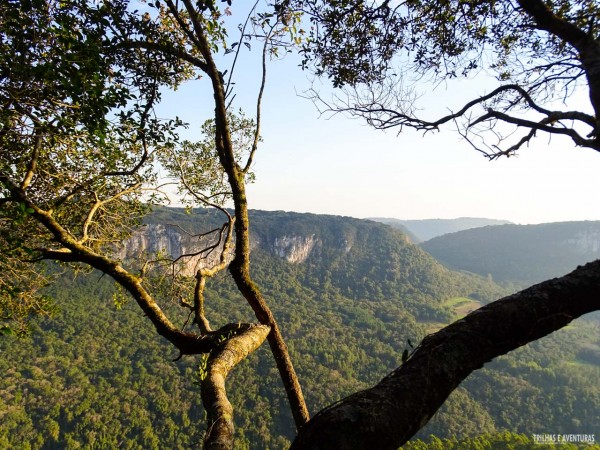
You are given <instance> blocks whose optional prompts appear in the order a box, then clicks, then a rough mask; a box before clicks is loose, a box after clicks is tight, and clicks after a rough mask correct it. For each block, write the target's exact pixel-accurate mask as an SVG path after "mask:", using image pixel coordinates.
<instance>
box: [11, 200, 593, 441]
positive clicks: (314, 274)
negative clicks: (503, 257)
mask: <svg viewBox="0 0 600 450" xmlns="http://www.w3.org/2000/svg"><path fill="white" fill-rule="evenodd" d="M214 217H215V216H213V215H211V214H210V213H208V212H206V211H198V213H197V214H194V215H192V216H190V215H186V214H185V213H184V212H183V211H182V210H166V209H159V210H158V211H157V213H156V214H155V215H153V216H150V217H149V218H148V220H147V223H149V224H152V223H157V222H159V221H160V222H161V223H163V224H179V225H180V226H181V227H183V228H185V227H187V226H191V225H192V223H196V224H197V223H198V221H197V220H195V219H198V218H204V220H205V223H209V222H210V221H211V220H212V219H214ZM194 220H195V222H194ZM253 220H254V223H255V224H256V228H255V229H256V232H255V233H254V236H255V237H254V239H253V242H255V247H254V260H255V265H254V276H255V277H256V279H257V280H259V281H260V282H261V283H262V285H263V286H264V288H265V293H266V295H268V297H269V299H270V300H271V302H272V305H273V310H274V312H275V314H276V315H277V317H278V319H279V320H280V321H281V323H282V325H283V328H284V330H285V334H286V338H287V340H288V343H289V346H290V351H291V353H292V355H293V357H294V359H295V361H297V370H298V372H299V376H300V379H301V380H302V382H303V384H304V385H305V386H306V387H307V392H306V395H307V401H308V403H309V407H310V409H311V410H313V411H316V410H318V409H320V408H322V407H324V406H325V405H327V404H329V403H331V402H333V401H335V400H337V399H340V398H341V397H343V396H345V395H348V394H350V393H352V392H355V391H357V390H359V389H361V388H365V387H367V386H368V385H370V384H372V383H373V382H375V381H377V380H378V379H380V378H381V377H383V376H384V375H385V374H386V373H388V372H389V371H390V370H393V369H394V368H395V367H397V366H398V365H400V364H401V363H402V353H403V351H404V350H405V349H406V350H408V351H410V350H411V346H416V345H418V343H419V342H420V340H421V339H422V338H423V337H424V336H425V335H426V334H427V333H430V332H432V331H434V330H436V329H437V328H439V327H441V326H442V325H443V324H445V323H447V322H450V321H451V320H454V319H455V318H457V317H460V315H462V314H464V313H466V312H467V311H468V309H465V308H473V307H476V305H478V304H479V302H486V301H488V300H491V299H493V298H495V297H498V296H500V295H501V294H502V288H500V287H498V286H497V285H494V284H493V283H491V282H489V281H488V280H486V279H484V278H479V277H476V276H473V275H468V274H462V273H456V272H451V271H449V270H447V269H445V268H444V267H443V266H441V265H440V264H439V263H437V262H436V261H435V260H434V259H433V258H431V257H430V256H429V255H428V254H426V253H425V252H423V251H422V250H420V249H419V248H418V247H416V246H414V245H412V244H411V243H410V242H409V241H408V240H407V239H406V237H405V236H404V235H402V234H401V233H400V232H398V231H397V230H393V229H391V228H389V227H387V226H385V225H382V224H377V223H374V222H369V221H361V220H357V219H351V218H341V217H333V216H317V215H304V214H288V213H282V212H278V213H265V212H253ZM284 234H285V235H288V236H290V235H296V236H301V235H310V236H313V235H314V236H316V237H318V238H319V242H321V246H320V247H319V248H318V251H317V248H316V247H315V248H314V249H313V252H312V253H311V254H310V255H309V257H308V258H307V259H306V260H305V261H303V262H296V263H291V262H288V261H287V260H286V259H285V257H282V256H279V255H277V254H276V253H275V252H274V247H273V246H272V245H271V244H272V243H273V242H275V240H276V239H277V237H278V236H279V237H280V236H281V235H284ZM351 237H352V246H351V248H350V249H349V250H348V246H344V245H339V244H340V243H341V242H346V243H348V239H350V238H351ZM367 276H368V279H369V280H372V281H373V284H370V283H367V282H365V280H366V278H367ZM49 293H50V294H52V296H54V297H55V298H56V300H57V302H58V303H59V304H60V305H61V311H60V312H59V313H58V314H57V316H56V317H55V318H52V319H43V320H38V321H36V322H35V323H34V329H33V330H32V333H31V335H30V336H28V337H24V338H21V339H17V338H16V337H13V336H4V337H3V338H2V340H0V346H1V349H2V352H1V357H0V370H1V371H2V373H3V377H2V378H1V379H0V415H1V420H0V447H1V448H23V449H25V448H32V449H41V448H48V449H50V448H55V449H74V448H132V449H133V448H138V449H152V448H156V449H158V448H174V449H175V448H182V449H183V448H189V447H190V446H191V445H194V444H195V443H198V442H199V441H200V440H201V439H202V437H203V430H202V429H201V428H200V427H198V423H201V422H202V420H200V419H201V418H202V417H203V414H204V412H203V409H202V406H201V402H200V393H199V387H198V381H199V377H201V376H202V370H203V368H202V364H200V365H198V364H197V360H195V359H192V358H183V359H182V360H180V361H177V362H171V360H173V359H174V358H175V357H176V356H177V355H176V354H175V353H174V352H173V350H172V348H171V347H169V346H168V345H167V343H166V342H165V341H163V340H161V339H160V338H159V337H158V336H156V334H155V333H154V330H152V329H151V327H150V326H149V325H148V323H147V321H146V320H145V318H144V317H143V315H142V314H141V313H140V311H139V310H138V309H137V307H136V305H134V304H130V303H123V301H122V298H121V295H122V294H120V293H119V292H118V291H116V290H115V287H114V283H113V282H112V281H111V280H110V279H109V278H108V277H106V276H102V275H101V274H99V273H96V272H92V273H88V274H79V275H78V276H76V277H75V276H74V275H73V274H72V273H70V272H65V274H64V275H63V277H62V278H61V282H60V283H57V284H55V285H54V286H53V287H51V291H50V292H49ZM164 306H165V307H167V308H169V306H168V305H164ZM173 306H174V305H173ZM207 308H208V309H209V312H208V316H209V317H210V318H211V322H213V323H215V324H216V325H217V324H219V323H225V322H227V321H228V320H230V318H231V317H236V318H240V320H250V319H251V311H250V310H249V309H248V308H247V306H246V305H245V304H244V302H243V301H241V299H240V297H239V294H238V293H237V291H236V289H235V287H234V286H233V283H232V282H231V281H230V280H229V279H228V278H226V277H221V278H220V279H219V280H218V282H217V283H216V284H214V285H213V288H211V289H210V290H209V291H208V292H207ZM307 320H310V322H311V324H312V325H311V327H310V328H307V327H306V326H305V324H306V321H307ZM184 321H185V317H181V323H182V324H183V323H184ZM599 329H600V321H598V320H597V319H594V318H593V317H591V316H590V317H588V318H583V319H580V320H578V321H576V322H574V323H573V324H572V325H571V326H569V327H567V328H566V329H564V330H561V331H560V332H557V333H555V334H554V335H552V336H550V337H547V338H545V339H542V340H540V341H537V342H534V343H532V344H529V345H527V346H525V347H523V348H521V349H520V350H518V351H516V352H513V353H511V354H510V355H508V356H505V357H502V358H499V359H498V360H496V361H494V362H492V363H490V364H488V365H486V367H485V368H484V369H482V370H480V371H478V372H476V373H474V374H473V375H472V376H471V377H469V378H468V379H467V380H466V382H465V383H464V384H463V385H462V386H461V387H460V388H459V389H457V390H456V391H455V392H454V393H453V394H452V396H451V397H450V400H449V401H448V402H447V403H446V404H445V406H444V407H443V408H442V410H440V411H439V412H438V414H436V416H435V417H434V419H433V420H432V421H431V422H430V424H429V425H428V426H427V427H426V428H425V429H423V430H422V432H421V433H420V434H419V435H418V436H417V438H421V439H424V440H427V439H428V436H429V435H430V434H433V435H435V436H437V437H438V438H439V439H466V438H468V437H473V436H480V435H482V434H486V435H487V437H485V439H487V440H488V441H490V442H498V441H500V442H504V441H502V439H509V438H510V439H517V437H514V436H512V435H510V436H509V437H506V435H502V434H498V432H501V431H504V430H508V431H510V432H513V433H524V434H525V435H526V438H522V437H520V438H518V439H517V440H519V439H520V440H519V442H521V443H527V442H529V444H531V442H530V441H531V435H532V434H533V433H547V432H550V431H551V432H553V433H589V432H590V430H594V427H595V426H597V424H598V423H600V409H599V408H598V405H600V388H599V387H598V384H597V382H596V380H598V379H599V378H600V347H599V346H600V341H599V340H598V335H599V334H598V330H599ZM107 330H110V333H107ZM132 336H135V339H132V338H131V337H132ZM409 340H410V343H409ZM259 380H260V381H259ZM280 384H281V382H280V381H279V379H278V376H277V371H276V368H275V366H274V364H273V362H272V360H271V359H270V358H269V355H268V350H267V349H266V348H264V347H263V348H261V349H259V350H258V351H257V352H256V353H255V354H253V355H252V356H251V357H250V358H249V359H248V360H247V361H246V362H244V363H243V364H241V365H239V366H238V367H236V369H235V370H234V371H233V372H232V374H231V377H230V380H229V381H228V385H229V386H230V387H229V392H230V396H231V399H232V402H233V404H234V407H235V411H236V416H235V419H236V448H240V449H243V448H254V449H266V448H271V449H276V448H277V449H279V448H285V447H286V446H288V445H289V443H290V440H291V439H292V438H293V435H294V434H293V433H294V429H293V423H292V418H291V415H290V413H289V410H288V408H287V404H286V400H285V398H284V396H283V393H282V391H281V388H280ZM436 439H437V438H436ZM477 439H479V441H477V442H483V441H482V439H484V438H482V437H479V438H477ZM527 439H529V441H527ZM436 442H438V441H432V442H429V444H428V445H430V447H429V448H450V447H448V444H447V443H444V446H443V447H436V445H438V444H436ZM452 442H458V441H452ZM460 442H465V441H460ZM419 445H425V444H422V443H419V442H418V441H415V442H414V443H411V444H410V445H409V446H407V447H406V448H407V449H420V448H423V447H422V446H421V447H419ZM498 445H499V444H498ZM523 445H524V444H523ZM455 448H470V447H466V446H463V444H460V445H459V444H455ZM473 448H480V447H473ZM482 448H503V447H499V446H496V447H482ZM515 448H528V447H523V446H522V447H515Z"/></svg>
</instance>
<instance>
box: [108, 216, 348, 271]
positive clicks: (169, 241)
mask: <svg viewBox="0 0 600 450" xmlns="http://www.w3.org/2000/svg"><path fill="white" fill-rule="evenodd" d="M170 213H171V214H174V215H175V217H171V218H170V219H171V220H169V221H164V222H162V223H161V222H159V221H157V220H155V219H156V217H154V216H153V215H151V216H150V217H149V223H146V224H145V225H144V226H143V227H142V228H140V229H139V230H138V231H136V232H135V233H134V234H133V235H132V236H131V237H130V238H129V239H128V240H127V241H126V242H125V243H124V244H123V246H122V247H121V248H120V249H119V251H118V252H117V256H118V257H119V258H120V259H121V260H123V261H132V260H138V261H147V260H151V261H154V260H161V261H163V262H168V261H167V260H169V259H170V260H177V267H178V270H180V271H181V272H182V273H183V274H186V275H192V274H194V273H195V272H196V270H198V269H199V268H202V267H208V268H209V267H212V266H214V265H215V264H217V263H218V261H219V258H220V255H221V252H222V249H223V242H222V239H220V234H219V231H218V230H219V229H220V227H221V225H222V224H220V223H219V222H217V221H216V219H215V217H213V216H211V215H208V214H199V215H198V216H192V217H190V216H186V215H183V214H180V213H178V211H177V210H173V211H172V212H170ZM256 214H257V215H258V216H257V217H255V219H256V220H255V221H254V222H253V225H254V227H253V229H252V231H251V233H250V240H251V248H252V249H253V251H254V250H259V251H263V252H267V253H269V254H271V255H274V256H277V257H279V258H281V259H284V260H286V261H287V262H289V263H292V264H302V263H304V262H306V261H307V260H309V259H311V258H312V259H313V260H316V259H319V258H321V257H322V255H323V249H324V248H326V249H327V252H328V254H329V253H332V252H333V253H335V254H339V255H344V254H347V253H348V252H349V251H350V250H351V249H352V248H353V245H354V243H355V240H356V230H355V228H354V227H352V226H347V224H346V223H345V220H346V219H348V218H341V217H340V218H332V219H330V221H329V222H328V223H329V225H328V226H327V227H325V228H323V227H321V226H319V225H316V224H314V223H313V221H314V217H313V215H303V214H294V213H286V214H285V215H281V214H280V213H264V212H263V213H256ZM315 217H316V216H315ZM186 220H187V221H188V222H189V223H187V224H186V223H185V221H186ZM352 220H355V219H352ZM180 223H183V224H184V225H190V227H189V228H190V229H196V230H200V231H198V233H197V234H194V233H192V232H189V231H187V228H186V227H185V226H184V225H180ZM210 229H213V230H214V232H212V233H206V230H210ZM232 257H233V255H232V253H231V250H230V252H229V255H228V258H232Z"/></svg>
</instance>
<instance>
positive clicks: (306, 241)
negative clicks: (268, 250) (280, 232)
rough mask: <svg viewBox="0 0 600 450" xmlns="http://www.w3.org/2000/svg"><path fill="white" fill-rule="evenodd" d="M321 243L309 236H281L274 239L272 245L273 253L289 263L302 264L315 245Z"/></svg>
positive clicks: (312, 235) (313, 236)
mask: <svg viewBox="0 0 600 450" xmlns="http://www.w3.org/2000/svg"><path fill="white" fill-rule="evenodd" d="M317 243H319V244H320V243H321V242H320V240H319V239H317V238H315V235H314V234H311V235H310V236H286V235H284V236H281V237H276V238H275V241H274V243H273V253H274V254H275V255H277V256H279V257H280V258H283V259H285V260H286V261H288V262H291V263H302V262H304V261H306V260H307V258H308V257H309V256H310V253H311V251H312V250H313V248H314V247H315V244H317Z"/></svg>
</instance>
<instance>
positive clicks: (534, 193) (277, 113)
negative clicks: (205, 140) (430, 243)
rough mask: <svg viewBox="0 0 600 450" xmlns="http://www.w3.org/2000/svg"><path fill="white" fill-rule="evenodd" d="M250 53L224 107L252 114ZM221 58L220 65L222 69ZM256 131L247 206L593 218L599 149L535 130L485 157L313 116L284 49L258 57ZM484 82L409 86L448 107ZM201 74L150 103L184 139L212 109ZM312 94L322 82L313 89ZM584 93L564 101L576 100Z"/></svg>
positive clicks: (301, 75)
mask: <svg viewBox="0 0 600 450" xmlns="http://www.w3.org/2000/svg"><path fill="white" fill-rule="evenodd" d="M257 57H258V54H257V53H256V52H253V53H249V52H244V54H243V55H242V58H241V60H240V63H239V64H238V67H237V69H236V72H235V74H234V75H235V76H234V79H235V81H236V87H235V92H236V99H235V102H236V103H235V105H236V108H237V107H242V108H244V109H245V111H246V112H247V114H248V115H253V114H254V106H253V105H254V99H255V96H256V93H257V92H258V75H259V73H258V70H257V61H256V58H257ZM231 60H232V55H227V56H225V57H224V58H223V60H222V61H221V62H222V63H223V67H222V68H223V69H226V68H227V67H228V65H229V63H230V61H231ZM268 71H269V73H268V81H267V87H266V92H265V99H264V104H263V115H264V117H263V123H262V127H263V133H262V135H263V139H264V142H263V144H262V145H261V147H260V148H259V152H258V154H257V156H256V159H255V164H254V171H255V173H256V176H257V179H256V182H255V183H254V184H253V185H251V186H249V188H248V198H249V204H250V207H251V208H253V209H264V210H285V211H298V212H313V213H323V214H335V215H346V216H353V217H359V218H365V217H375V216H378V217H395V218H400V219H422V218H455V217H465V216H468V217H488V218H496V219H507V220H511V221H513V222H516V223H541V222H555V221H568V220H600V201H598V199H599V197H600V195H599V194H600V177H599V176H598V174H599V169H600V154H599V153H597V152H594V151H592V150H589V149H581V148H576V147H574V145H573V144H572V143H571V142H570V141H569V140H566V139H562V138H556V137H554V138H552V139H551V140H549V139H548V137H547V136H543V135H542V136H541V137H539V138H538V139H536V140H535V141H534V143H533V145H531V146H530V147H529V148H524V149H522V150H521V152H520V154H519V156H518V157H516V158H510V159H506V158H504V159H501V160H498V161H493V162H490V161H488V160H487V159H485V158H484V157H483V156H482V155H481V154H479V153H477V152H476V151H474V150H473V149H472V148H470V147H469V145H468V144H466V143H465V142H464V141H462V140H461V138H460V136H459V135H458V134H457V133H456V132H455V131H453V130H452V128H451V127H448V128H444V129H442V130H441V131H440V132H438V133H435V134H428V135H426V136H423V135H422V134H421V133H417V132H412V131H407V132H403V133H402V134H401V135H399V136H398V135H396V132H395V131H388V132H382V131H377V130H373V129H371V128H370V127H368V126H367V125H366V124H365V123H364V122H362V121H360V120H355V119H350V118H347V117H343V116H341V115H338V116H335V117H332V118H326V117H320V116H319V112H318V111H317V109H316V107H315V106H314V105H313V104H312V103H311V102H310V101H309V100H307V99H305V98H302V97H301V96H299V95H298V94H300V93H302V92H303V91H305V90H307V89H308V88H309V87H310V86H311V79H310V75H309V74H308V73H306V72H302V70H301V69H300V68H299V67H298V59H297V58H296V57H294V56H290V57H288V58H286V59H284V60H281V61H275V62H273V63H271V64H270V65H269V69H268ZM489 86H490V85H489V84H487V82H486V80H483V79H475V80H462V81H459V82H456V83H454V84H452V85H449V86H438V87H437V88H435V89H434V88H433V86H431V85H428V84H426V83H423V84H422V85H421V86H419V88H420V89H422V90H423V91H424V92H428V94H429V98H428V97H427V96H425V98H424V104H425V105H426V109H425V111H424V112H425V113H427V112H429V111H428V108H431V109H432V110H433V109H436V108H437V110H438V111H439V112H443V111H445V110H444V109H440V107H442V106H443V107H444V108H445V107H449V108H458V107H460V106H462V104H461V101H465V102H466V101H468V100H470V99H471V98H472V97H474V95H476V94H481V93H483V92H484V91H485V89H486V87H487V88H488V89H489ZM207 88H208V83H206V80H200V81H195V82H192V83H188V84H187V85H185V86H182V87H181V88H180V89H179V90H178V91H177V92H174V93H169V94H167V95H165V98H164V102H163V103H164V104H163V106H161V108H160V110H159V114H160V115H161V116H163V117H168V116H173V115H175V114H177V115H179V116H180V117H182V118H184V119H185V120H186V121H187V122H189V123H190V124H191V127H190V130H189V131H188V136H189V137H195V136H196V134H195V133H196V131H195V130H197V129H199V125H200V124H201V123H202V122H203V121H204V120H206V119H207V118H208V117H209V116H210V113H211V110H212V104H211V94H210V92H209V91H208V90H207ZM321 89H322V92H323V95H325V96H327V95H330V89H329V88H328V87H327V86H326V83H325V85H323V86H322V87H321ZM586 103H587V102H586V98H585V94H584V93H580V95H579V96H578V97H576V98H575V99H574V100H573V105H572V106H581V107H584V108H587V105H586Z"/></svg>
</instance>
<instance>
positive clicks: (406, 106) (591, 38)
mask: <svg viewBox="0 0 600 450" xmlns="http://www.w3.org/2000/svg"><path fill="white" fill-rule="evenodd" d="M286 4H288V5H290V7H292V8H294V7H295V8H299V9H302V10H305V11H307V13H308V14H309V15H310V16H311V20H312V22H313V23H314V24H315V25H314V27H313V32H312V36H311V40H310V41H309V43H308V44H307V45H305V47H304V50H303V52H304V55H305V59H304V65H305V66H306V67H310V66H312V67H313V68H314V69H315V70H316V72H317V74H325V75H327V76H328V77H329V78H330V79H331V80H332V82H333V84H334V86H338V87H345V89H343V91H342V94H340V95H339V96H338V97H337V99H336V100H334V101H329V100H327V99H323V98H320V97H319V94H318V93H317V92H314V93H313V96H314V97H315V98H316V99H317V100H318V103H320V105H321V107H322V108H324V109H325V110H329V111H343V112H347V113H349V114H350V115H352V116H358V117H363V118H365V119H366V120H367V121H368V122H369V123H370V124H371V125H373V126H375V127H376V128H381V129H387V128H396V129H402V128H414V129H417V130H423V131H432V130H437V129H438V128H439V127H440V126H441V125H443V124H446V123H450V124H452V123H454V122H457V126H458V129H459V131H460V133H461V135H462V136H463V137H464V138H465V139H466V140H467V142H469V143H470V144H471V145H472V146H473V147H474V148H476V149H477V150H479V151H481V152H482V153H483V154H485V155H486V156H487V157H489V158H497V157H499V156H502V155H505V156H510V155H513V154H514V153H515V152H516V151H517V150H519V149H520V148H521V147H523V146H524V145H527V144H528V143H529V142H530V141H531V140H532V139H533V137H534V136H536V135H539V134H550V135H562V136H566V137H568V138H570V139H571V141H572V142H573V143H574V144H575V145H576V146H582V147H587V148H591V149H594V150H600V144H599V140H598V139H599V135H600V131H599V128H600V125H599V124H600V119H599V117H600V84H599V82H598V80H599V79H600V76H599V72H598V70H599V69H598V68H599V67H600V63H599V61H600V44H599V42H600V41H599V37H600V36H599V34H598V33H599V23H600V7H599V6H598V3H597V2H594V1H589V0H581V1H559V2H544V1H541V0H534V1H481V0H474V1H471V0H453V1H443V2H434V1H413V0H408V1H399V2H389V1H385V2H370V1H352V0H349V1H340V2H333V3H330V2H320V1H312V0H308V1H303V0H300V1H297V2H294V1H292V2H286ZM482 74H492V75H493V76H494V77H495V79H496V80H497V82H498V85H497V87H495V88H493V89H489V90H488V92H486V93H484V94H483V95H479V96H477V97H474V98H470V99H469V98H467V101H465V103H464V106H462V107H460V108H458V109H456V110H453V111H452V112H451V113H450V114H447V115H445V116H443V117H439V118H437V119H435V118H434V119H430V118H428V117H426V116H425V117H423V116H421V115H420V114H419V112H418V111H419V104H418V102H417V100H416V97H418V93H414V92H413V93H411V89H412V87H413V86H415V89H418V88H419V86H418V85H413V82H414V80H420V79H422V78H426V79H430V80H432V81H433V82H434V83H435V82H440V81H448V80H452V79H454V78H464V77H467V78H468V77H471V76H474V75H482ZM578 90H583V91H584V92H585V91H587V93H588V97H589V105H588V106H586V107H585V108H582V109H578V108H576V109H569V106H570V107H571V108H572V107H573V106H574V105H576V102H572V103H569V102H568V101H567V100H568V99H569V98H570V97H571V96H572V95H573V94H574V93H575V92H577V91H578ZM563 102H566V105H565V104H562V103H563ZM449 106H450V105H449Z"/></svg>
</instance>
